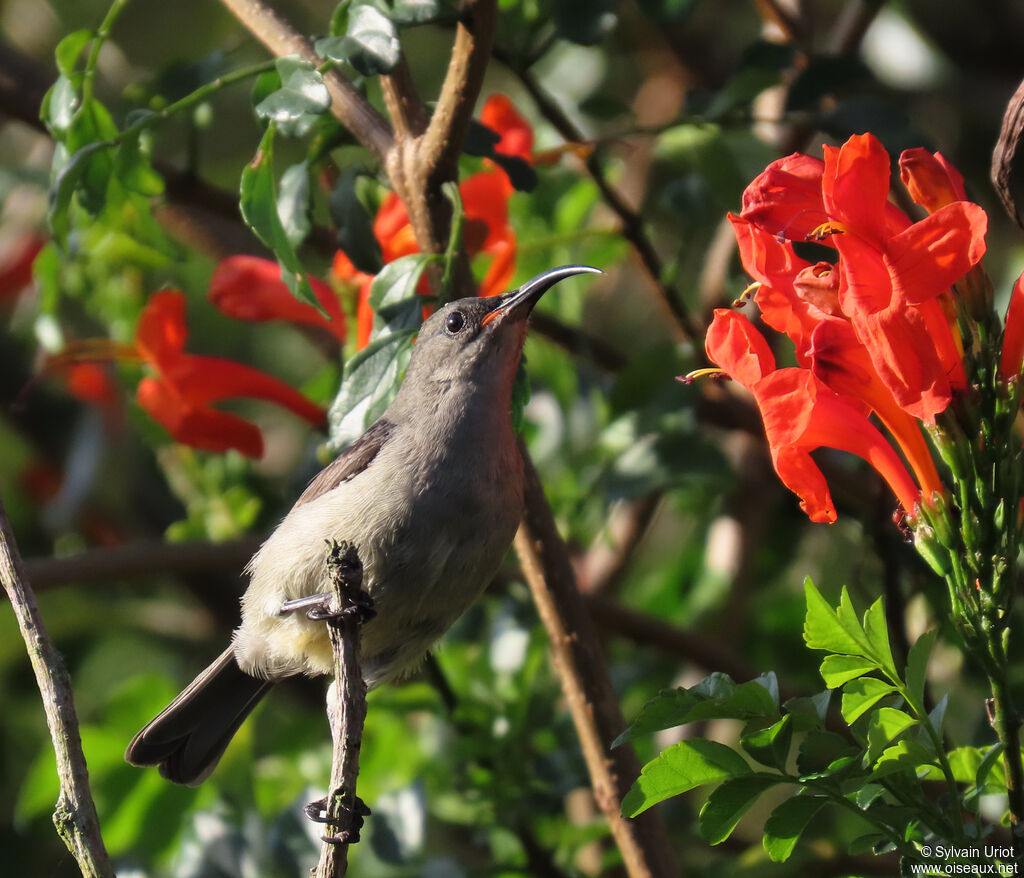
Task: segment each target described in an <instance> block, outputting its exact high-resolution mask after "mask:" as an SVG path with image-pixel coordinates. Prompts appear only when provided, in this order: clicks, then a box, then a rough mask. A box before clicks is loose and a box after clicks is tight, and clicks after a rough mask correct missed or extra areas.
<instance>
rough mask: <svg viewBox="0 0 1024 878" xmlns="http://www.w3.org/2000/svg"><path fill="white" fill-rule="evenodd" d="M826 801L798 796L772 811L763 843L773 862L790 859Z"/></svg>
mask: <svg viewBox="0 0 1024 878" xmlns="http://www.w3.org/2000/svg"><path fill="white" fill-rule="evenodd" d="M825 801H826V800H825V799H823V798H820V797H816V796H796V797H794V798H792V799H788V800H787V801H785V802H783V803H782V804H781V805H779V807H778V808H776V809H775V810H774V811H772V813H771V816H770V817H769V818H768V820H767V821H766V822H765V824H764V838H763V839H762V840H761V842H762V844H763V845H764V849H765V850H766V851H767V852H768V856H769V858H770V859H771V860H772V861H773V862H775V863H784V862H785V861H786V860H788V859H789V857H790V854H792V853H793V848H794V847H796V843H797V841H798V840H799V839H800V836H801V835H802V834H803V832H804V830H805V829H806V828H807V824H808V823H810V822H811V819H812V818H813V817H814V815H815V814H817V813H818V811H820V810H821V808H822V806H823V805H824V804H825Z"/></svg>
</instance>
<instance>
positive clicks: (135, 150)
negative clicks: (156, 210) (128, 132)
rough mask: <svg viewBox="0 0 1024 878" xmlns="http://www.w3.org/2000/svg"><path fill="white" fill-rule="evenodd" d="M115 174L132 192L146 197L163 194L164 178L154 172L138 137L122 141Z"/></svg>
mask: <svg viewBox="0 0 1024 878" xmlns="http://www.w3.org/2000/svg"><path fill="white" fill-rule="evenodd" d="M114 173H115V174H116V175H117V178H118V179H119V180H120V181H121V183H122V184H123V185H124V187H125V188H126V189H130V190H131V191H132V192H138V193H139V194H140V195H145V196H146V197H152V196H156V195H162V194H163V191H164V178H163V177H161V176H160V175H159V174H158V173H157V172H156V171H155V170H153V165H152V164H151V163H150V160H149V156H148V155H146V153H145V152H144V151H143V150H142V148H141V143H140V138H139V137H138V136H135V137H126V138H125V139H124V140H123V141H121V145H120V146H119V147H118V149H117V153H116V154H115V156H114Z"/></svg>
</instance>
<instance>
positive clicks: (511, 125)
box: [480, 94, 533, 162]
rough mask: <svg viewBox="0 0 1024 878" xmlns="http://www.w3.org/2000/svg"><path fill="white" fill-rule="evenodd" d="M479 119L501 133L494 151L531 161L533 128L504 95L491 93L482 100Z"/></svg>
mask: <svg viewBox="0 0 1024 878" xmlns="http://www.w3.org/2000/svg"><path fill="white" fill-rule="evenodd" d="M480 121H481V122H483V123H484V125H486V126H487V127H488V128H490V129H491V130H492V131H495V132H496V133H498V134H500V135H501V140H499V141H498V143H497V144H496V145H495V147H494V151H495V152H500V153H501V154H502V155H511V156H517V157H518V158H521V159H525V160H526V161H528V162H529V161H532V158H533V129H532V128H531V127H530V123H529V122H527V121H526V119H524V118H523V117H522V116H521V115H520V114H519V111H518V110H517V109H516V107H515V104H513V103H512V101H510V100H509V99H508V98H507V97H506V96H505V95H503V94H492V95H491V96H490V97H488V98H487V100H486V101H484V105H483V107H482V108H481V110H480Z"/></svg>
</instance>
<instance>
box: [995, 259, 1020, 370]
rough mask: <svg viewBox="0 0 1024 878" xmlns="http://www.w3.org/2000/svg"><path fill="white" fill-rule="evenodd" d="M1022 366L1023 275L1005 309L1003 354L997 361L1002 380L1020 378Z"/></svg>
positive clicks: (1014, 287)
mask: <svg viewBox="0 0 1024 878" xmlns="http://www.w3.org/2000/svg"><path fill="white" fill-rule="evenodd" d="M1022 366H1024V274H1021V276H1020V277H1018V278H1017V282H1016V283H1015V284H1014V285H1013V292H1011V293H1010V304H1009V305H1008V306H1007V308H1006V329H1005V330H1003V352H1002V356H1001V357H1000V359H999V374H1000V375H1001V376H1002V377H1003V380H1005V381H1009V380H1010V379H1011V378H1017V377H1019V376H1020V370H1021V367H1022Z"/></svg>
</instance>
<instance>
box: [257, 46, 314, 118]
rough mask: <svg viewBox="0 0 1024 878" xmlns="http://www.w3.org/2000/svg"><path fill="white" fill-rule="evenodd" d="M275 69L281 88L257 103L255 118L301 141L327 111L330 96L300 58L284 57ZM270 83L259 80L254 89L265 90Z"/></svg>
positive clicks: (265, 80) (308, 64) (279, 59)
mask: <svg viewBox="0 0 1024 878" xmlns="http://www.w3.org/2000/svg"><path fill="white" fill-rule="evenodd" d="M275 66H276V67H277V72H278V75H279V76H280V79H281V87H280V88H279V89H277V90H276V91H272V92H270V94H268V95H266V96H265V97H263V98H262V100H260V102H259V103H258V104H257V105H256V115H257V116H259V117H261V118H263V119H267V120H269V121H271V122H275V123H277V126H278V128H280V130H281V132H282V133H284V134H287V135H289V136H294V137H301V136H302V135H303V134H305V133H306V132H307V131H309V129H310V128H311V127H312V125H313V123H314V122H315V121H316V120H317V118H318V117H319V116H320V115H321V114H322V113H325V112H326V111H327V110H328V109H329V108H330V106H331V95H330V92H328V91H327V86H326V85H325V84H324V78H323V76H322V75H321V74H320V72H319V71H318V70H317V69H316V68H315V67H314V66H313V65H312V64H311V63H310V62H309V61H306V60H305V59H304V58H299V57H298V56H296V55H287V56H285V57H283V58H278V59H277V61H276V62H275ZM271 81H272V80H270V79H264V78H262V77H261V79H260V81H259V82H258V83H257V86H258V87H260V88H266V86H267V85H268V84H269V83H270V82H271Z"/></svg>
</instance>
